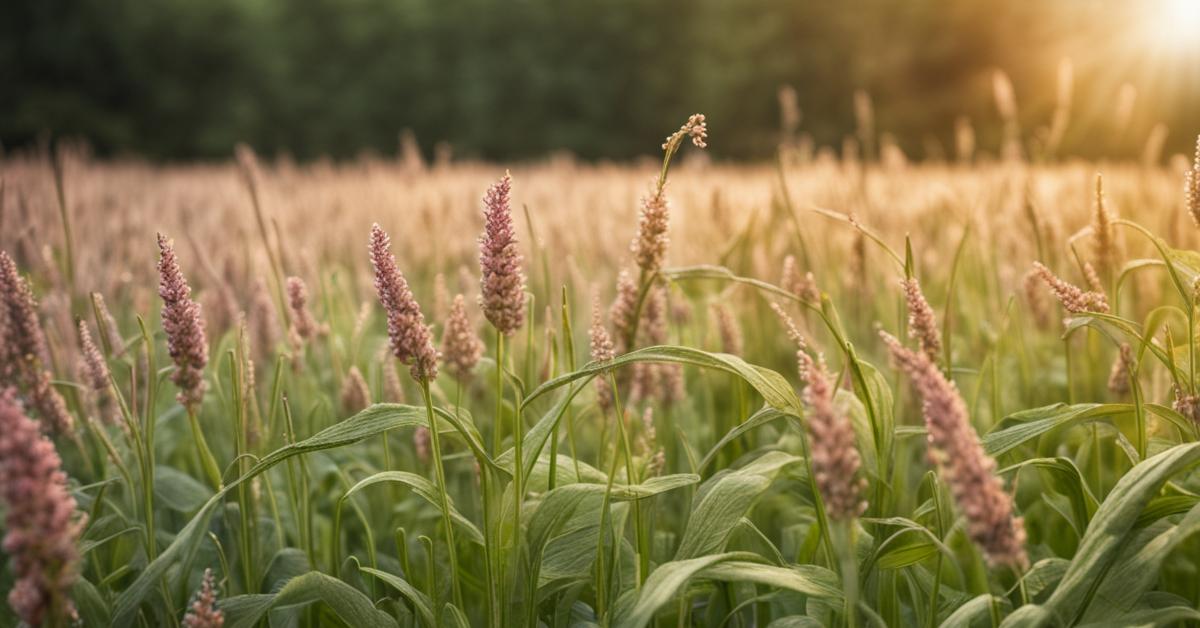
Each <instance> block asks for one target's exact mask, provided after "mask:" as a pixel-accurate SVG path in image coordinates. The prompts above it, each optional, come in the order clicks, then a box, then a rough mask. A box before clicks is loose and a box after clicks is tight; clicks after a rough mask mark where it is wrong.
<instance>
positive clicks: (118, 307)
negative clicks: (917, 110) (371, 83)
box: [0, 117, 1200, 628]
mask: <svg viewBox="0 0 1200 628" xmlns="http://www.w3.org/2000/svg"><path fill="white" fill-rule="evenodd" d="M705 131H706V128H705V127H704V126H703V118H697V117H693V118H692V119H690V120H689V121H688V123H687V124H685V125H684V127H683V128H681V129H680V131H679V132H677V133H675V134H673V135H671V136H670V137H668V138H667V140H666V143H665V144H664V145H663V148H664V151H663V152H664V159H663V161H662V162H661V163H660V162H658V161H654V162H644V163H639V164H628V165H612V164H610V165H605V164H596V165H585V164H581V163H577V162H575V161H573V160H572V159H570V158H567V157H559V158H555V159H551V160H547V161H544V162H532V163H525V164H520V165H514V166H511V167H510V170H509V171H508V172H506V170H505V168H504V167H503V166H496V165H492V164H486V163H472V162H452V163H433V164H426V163H422V162H421V161H420V159H418V158H416V157H409V158H407V159H392V158H383V157H370V156H364V157H361V158H359V159H357V160H354V161H349V162H340V163H333V162H314V163H307V164H297V163H292V162H289V161H286V160H267V159H265V158H259V157H256V156H255V155H254V153H253V152H251V151H250V150H249V149H245V148H243V149H241V150H239V152H238V154H237V156H236V159H231V160H229V161H227V162H224V163H216V164H209V165H179V166H162V165H150V164H147V163H142V162H137V161H129V160H99V159H93V158H91V157H90V156H89V155H88V153H87V151H86V150H85V149H83V148H80V147H74V148H72V147H67V148H64V149H60V150H58V151H56V152H53V153H40V152H31V153H28V154H25V153H14V154H11V155H8V156H7V157H5V158H4V160H3V161H0V181H2V184H0V186H2V187H0V190H2V191H0V250H3V251H4V255H3V257H0V290H2V291H3V298H2V299H0V332H2V334H0V360H2V363H0V382H2V383H3V385H4V387H6V388H7V389H8V390H7V392H5V393H4V394H3V396H0V480H2V481H0V490H2V492H3V495H2V496H3V498H4V503H5V510H4V512H5V514H6V517H7V518H6V523H5V526H4V531H5V533H6V537H5V538H6V540H5V545H4V550H5V554H6V555H7V557H8V558H9V565H10V568H8V569H5V570H4V571H3V572H2V575H0V590H3V591H6V592H7V591H11V594H10V595H9V605H8V606H7V607H5V608H3V609H0V624H4V625H13V624H16V623H17V622H18V621H20V620H24V621H25V622H27V623H30V624H35V625H36V624H43V625H48V626H66V625H70V624H71V622H72V620H73V619H78V620H80V621H82V622H83V624H84V625H87V626H107V625H116V626H172V625H179V624H181V623H182V624H183V625H187V626H219V625H221V624H222V622H223V623H224V625H226V626H259V625H262V626H265V625H272V626H284V625H288V626H291V625H303V626H318V625H319V626H330V625H345V626H353V627H354V628H374V627H396V626H496V627H499V626H536V625H544V626H555V627H557V626H586V625H600V626H659V627H665V626H713V627H716V626H768V625H770V626H778V627H781V628H782V627H787V626H901V625H904V626H997V625H1002V626H1039V625H1040V626H1075V625H1087V626H1128V625H1196V624H1197V623H1198V622H1200V611H1197V610H1196V609H1197V607H1198V606H1200V571H1198V561H1197V559H1196V557H1197V556H1200V536H1198V535H1197V534H1196V532H1197V531H1198V530H1200V476H1198V475H1197V473H1196V472H1195V469H1196V466H1197V465H1198V464H1200V442H1198V439H1200V391H1198V390H1197V387H1198V385H1200V380H1197V377H1196V370H1197V369H1196V359H1195V354H1196V333H1195V330H1196V325H1195V323H1196V320H1195V319H1196V313H1197V308H1196V306H1197V299H1198V298H1200V297H1198V295H1200V254H1197V253H1196V247H1197V245H1198V244H1200V237H1198V234H1200V229H1198V228H1197V223H1196V222H1194V220H1195V219H1196V218H1200V154H1198V155H1196V157H1195V161H1194V162H1193V158H1192V156H1191V155H1188V156H1187V157H1181V156H1175V157H1173V158H1171V159H1169V160H1166V161H1167V163H1165V164H1160V163H1154V162H1155V161H1156V160H1149V161H1148V162H1147V163H1145V164H1137V163H1133V162H1112V163H1097V162H1082V161H1071V160H1052V159H1040V158H1032V157H1031V158H1024V159H1023V158H1021V156H1020V155H1019V154H1010V155H1009V156H1008V158H1006V159H1003V160H997V159H990V158H987V157H986V156H983V155H979V156H975V155H971V154H963V155H960V158H959V159H958V160H957V161H954V162H946V163H929V162H927V163H921V164H915V163H912V164H910V163H907V162H906V160H904V159H903V157H902V155H900V154H898V150H895V149H893V150H892V151H891V152H888V151H884V158H883V159H879V160H870V161H865V160H858V159H855V158H847V159H837V158H834V157H832V156H830V155H827V154H819V155H807V154H805V153H804V151H801V150H798V149H796V148H795V147H785V148H784V149H782V150H781V152H780V158H779V160H778V161H777V163H774V164H759V165H729V164H723V163H720V162H715V161H710V160H709V159H707V157H706V155H707V154H706V152H705V150H704V146H703V145H704V144H705V141H707V142H710V143H714V144H715V143H719V142H720V141H721V135H720V129H718V128H714V129H712V131H711V137H709V136H706V135H705ZM646 142H647V147H648V149H651V148H654V146H655V144H656V143H657V142H658V138H654V137H649V138H646ZM693 144H695V145H693ZM1198 148H1200V147H1198ZM1017 152H1018V153H1019V152H1020V151H1019V150H1018V151H1017ZM1186 171H1191V172H1192V174H1191V175H1190V177H1191V178H1190V179H1188V181H1189V183H1187V184H1185V172H1186ZM1185 185H1186V186H1191V189H1190V190H1188V191H1185ZM631 242H632V244H631ZM481 251H482V253H481ZM460 295H461V296H460ZM59 469H61V473H59Z"/></svg>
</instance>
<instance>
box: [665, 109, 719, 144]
mask: <svg viewBox="0 0 1200 628" xmlns="http://www.w3.org/2000/svg"><path fill="white" fill-rule="evenodd" d="M688 137H690V138H692V144H693V145H694V146H695V147H696V148H705V147H707V146H708V144H707V143H706V141H707V140H708V123H707V122H705V121H704V114H702V113H693V114H692V115H690V116H688V119H687V122H684V123H683V126H681V127H679V130H678V131H676V132H674V133H672V134H670V135H668V136H667V139H666V140H665V141H664V142H663V145H662V148H663V150H665V151H667V152H673V151H675V150H678V149H679V145H680V144H681V143H682V142H683V140H684V138H688Z"/></svg>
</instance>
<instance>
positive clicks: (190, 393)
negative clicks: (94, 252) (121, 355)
mask: <svg viewBox="0 0 1200 628" xmlns="http://www.w3.org/2000/svg"><path fill="white" fill-rule="evenodd" d="M158 250H159V254H160V257H159V260H158V274H159V284H158V295H159V296H160V297H162V302H163V309H162V326H163V331H165V332H166V334H167V351H168V353H169V354H170V356H171V359H172V360H174V361H175V367H176V368H175V372H174V373H173V374H172V375H171V379H172V380H173V381H174V382H175V385H176V386H178V387H179V394H178V395H177V396H176V399H178V400H179V403H181V404H183V406H184V407H186V408H188V409H189V410H194V409H195V408H196V407H197V406H199V405H200V402H201V401H203V400H204V387H205V384H204V367H205V366H207V365H208V340H207V339H206V338H205V335H204V317H202V316H201V315H200V304H199V303H196V302H195V301H193V300H192V298H191V296H192V289H191V287H190V286H188V282H187V279H186V278H184V276H183V271H182V270H181V269H180V268H179V260H178V259H177V258H176V256H175V244H174V243H173V242H172V241H171V240H169V239H167V237H166V236H164V235H163V234H161V233H160V234H158Z"/></svg>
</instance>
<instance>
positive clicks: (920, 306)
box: [900, 277, 942, 362]
mask: <svg viewBox="0 0 1200 628" xmlns="http://www.w3.org/2000/svg"><path fill="white" fill-rule="evenodd" d="M900 285H901V287H903V288H904V300H905V303H906V304H907V305H908V337H909V338H912V339H913V340H915V341H917V345H918V346H920V347H921V351H924V352H925V355H927V356H929V359H930V361H932V362H936V361H937V359H938V354H939V353H941V351H942V335H941V334H940V333H939V332H938V327H937V317H936V316H935V315H934V313H933V308H931V307H929V301H926V300H925V294H924V293H923V292H921V284H920V283H918V282H917V279H916V278H915V277H912V278H909V279H904V280H902V281H901V282H900Z"/></svg>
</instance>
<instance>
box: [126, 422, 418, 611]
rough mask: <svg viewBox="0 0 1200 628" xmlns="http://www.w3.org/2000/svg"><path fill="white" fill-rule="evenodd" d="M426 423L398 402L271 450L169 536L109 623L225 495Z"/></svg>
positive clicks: (131, 605)
mask: <svg viewBox="0 0 1200 628" xmlns="http://www.w3.org/2000/svg"><path fill="white" fill-rule="evenodd" d="M419 425H427V422H426V418H425V408H418V407H415V406H404V405H399V404H376V405H373V406H371V407H369V408H367V409H365V410H363V411H362V412H359V413H358V414H356V415H354V416H352V417H350V418H349V419H346V420H345V421H342V422H340V423H337V424H334V425H332V426H330V427H328V428H326V429H324V430H321V431H320V432H318V433H316V434H314V435H312V436H310V437H309V438H306V439H304V440H302V441H299V442H297V443H293V444H291V445H288V446H286V447H282V448H280V449H277V450H275V451H274V452H272V453H270V454H268V455H267V456H266V457H265V458H263V459H262V460H260V461H259V462H258V464H255V465H254V467H253V468H251V469H250V470H249V471H247V472H246V474H245V475H243V476H241V477H239V478H237V479H235V480H233V481H231V482H230V483H229V484H227V485H226V486H225V487H224V488H222V489H221V490H220V491H219V492H218V493H217V494H215V495H213V496H212V498H210V499H209V500H208V502H207V503H205V504H204V506H202V507H201V508H200V510H199V512H197V513H196V514H195V516H193V517H192V519H191V521H189V522H188V523H187V525H185V526H184V527H183V529H182V530H180V531H179V533H178V534H177V535H175V539H174V540H173V541H171V544H170V545H169V546H167V548H166V549H164V550H163V551H162V552H161V553H160V554H159V555H158V558H156V559H154V560H153V561H152V562H151V563H150V564H149V565H147V566H146V568H145V569H143V570H142V572H141V573H140V574H138V577H137V578H136V579H135V580H134V581H133V582H132V583H130V585H129V586H128V587H127V588H126V589H125V590H124V591H122V592H121V594H120V595H119V596H118V597H117V601H116V604H115V605H114V608H113V625H114V626H118V627H122V628H124V627H126V626H129V625H131V624H132V623H133V621H134V620H135V619H136V617H137V610H138V607H139V606H141V604H142V602H143V601H144V600H145V599H146V596H147V595H149V594H150V592H152V591H153V590H154V589H155V587H156V586H157V585H158V582H159V581H160V580H161V579H162V578H163V576H164V575H166V573H167V569H168V568H170V566H171V565H172V564H174V563H175V562H177V561H181V560H187V559H188V558H189V557H190V556H192V554H193V553H194V552H195V550H196V548H197V547H198V546H199V545H200V542H201V541H202V540H203V539H204V537H205V533H206V532H207V531H208V522H209V519H210V518H211V517H212V514H213V513H214V512H215V511H216V509H217V507H218V506H219V505H220V504H221V501H222V500H223V499H224V497H225V495H226V494H228V493H229V492H231V491H233V490H236V488H237V487H238V486H240V485H241V484H242V483H243V482H248V481H249V480H251V479H252V478H254V477H255V476H257V475H259V474H261V473H263V472H264V471H266V470H267V469H270V468H271V467H274V466H275V465H277V464H279V463H281V462H283V461H284V460H287V459H288V458H291V457H293V456H298V455H300V454H304V453H309V452H313V451H321V450H326V449H336V448H338V447H345V446H346V445H352V444H354V443H357V442H359V441H362V440H365V439H368V438H371V437H374V436H378V435H380V434H382V433H384V432H387V431H389V430H394V429H399V428H404V427H417V426H419Z"/></svg>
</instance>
